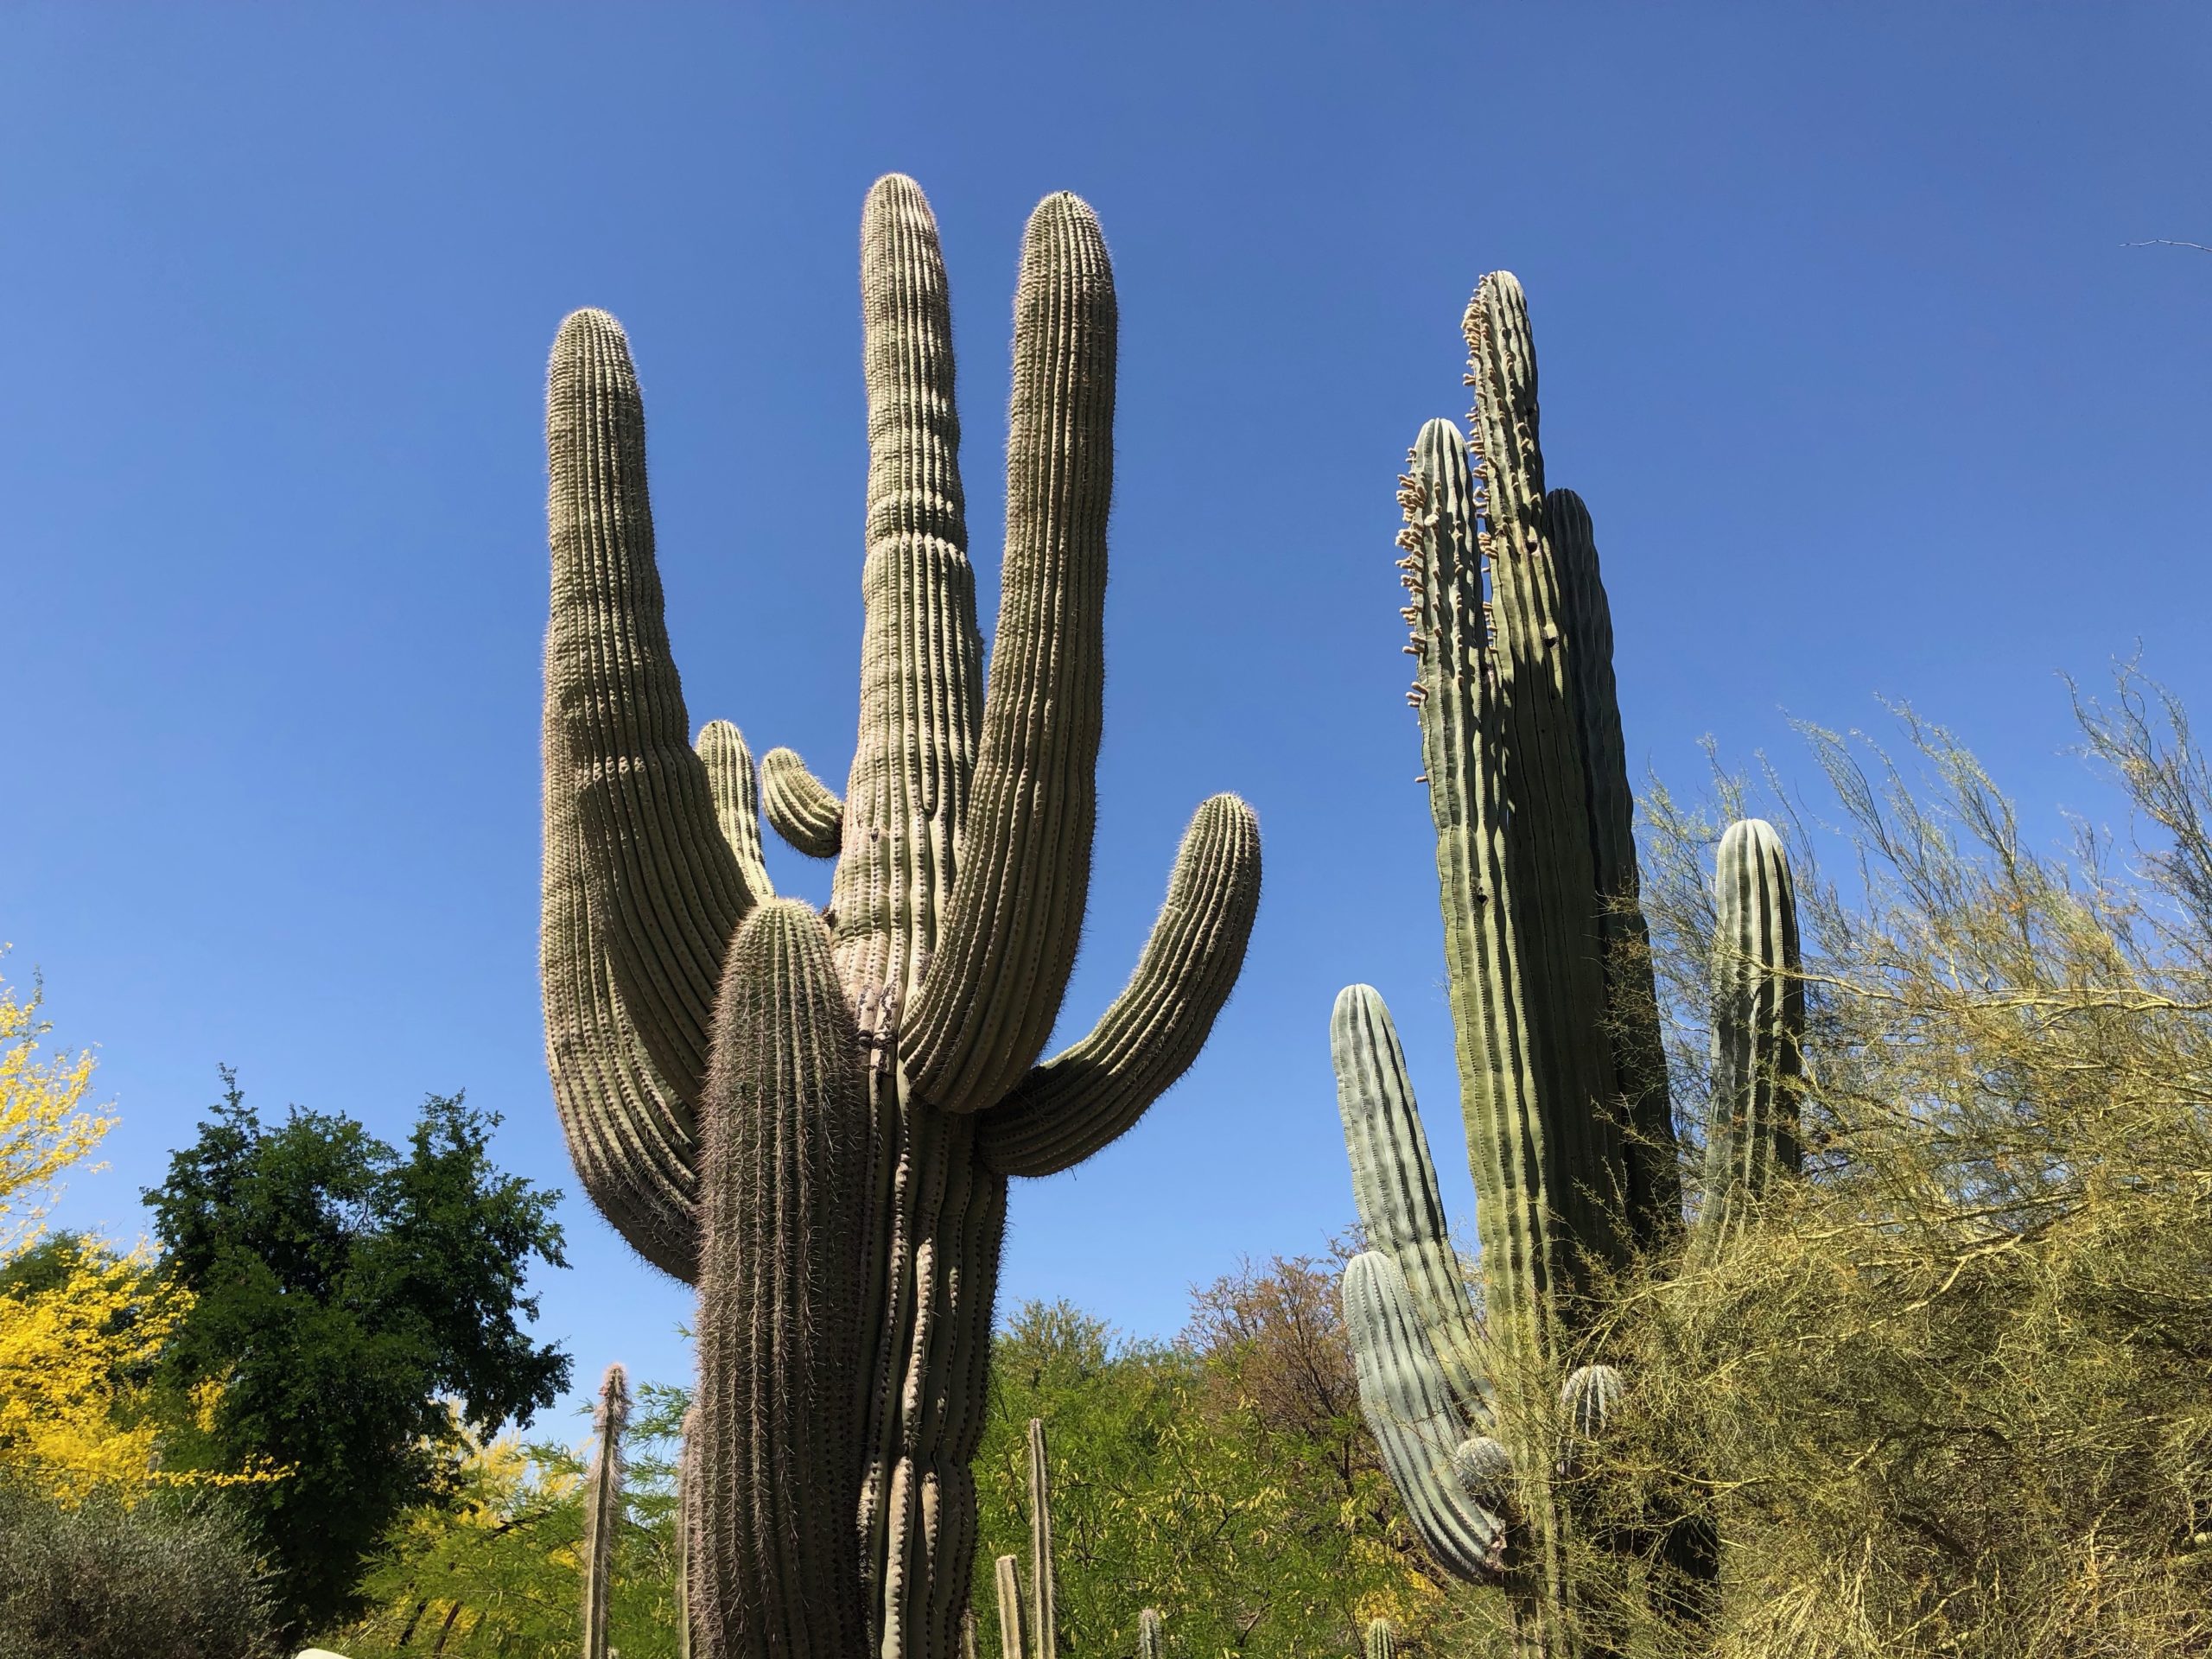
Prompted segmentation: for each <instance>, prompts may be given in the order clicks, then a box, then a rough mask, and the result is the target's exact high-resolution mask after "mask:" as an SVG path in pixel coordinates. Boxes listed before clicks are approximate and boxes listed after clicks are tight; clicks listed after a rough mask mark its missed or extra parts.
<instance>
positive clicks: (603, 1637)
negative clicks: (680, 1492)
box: [584, 1364, 630, 1659]
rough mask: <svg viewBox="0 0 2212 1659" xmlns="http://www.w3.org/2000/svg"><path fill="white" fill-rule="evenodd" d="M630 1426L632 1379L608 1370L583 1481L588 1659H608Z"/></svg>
mask: <svg viewBox="0 0 2212 1659" xmlns="http://www.w3.org/2000/svg"><path fill="white" fill-rule="evenodd" d="M629 1424H630V1379H629V1377H628V1376H627V1375H626V1373H625V1372H624V1371H623V1370H622V1367H621V1366H620V1364H614V1365H609V1366H608V1367H607V1375H606V1376H605V1377H604V1378H602V1379H601V1383H600V1385H599V1408H598V1409H597V1410H596V1411H595V1412H594V1414H593V1421H592V1456H591V1472H590V1473H589V1475H588V1476H587V1477H586V1478H585V1481H584V1659H607V1586H608V1585H609V1584H610V1583H611V1581H612V1580H613V1571H614V1539H615V1535H616V1534H617V1533H618V1532H620V1530H621V1525H622V1434H623V1431H624V1430H625V1429H626V1428H627V1427H629Z"/></svg>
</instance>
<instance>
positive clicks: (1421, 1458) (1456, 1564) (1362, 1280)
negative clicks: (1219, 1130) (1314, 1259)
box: [1344, 1250, 1505, 1584]
mask: <svg viewBox="0 0 2212 1659" xmlns="http://www.w3.org/2000/svg"><path fill="white" fill-rule="evenodd" d="M1344 1330H1345V1334H1346V1336H1347V1337H1348V1338H1350V1340H1351V1351H1352V1358H1353V1361H1354V1363H1355V1369H1356V1370H1357V1373H1358V1377H1359V1405H1360V1414H1361V1415H1362V1416H1363V1417H1364V1418H1365V1419H1366V1421H1367V1427H1368V1429H1369V1431H1370V1433H1373V1435H1374V1436H1375V1443H1376V1447H1377V1449H1378V1450H1379V1451H1380V1452H1382V1455H1383V1468H1384V1470H1385V1471H1387V1472H1388V1473H1389V1477H1390V1484H1392V1485H1393V1486H1394V1487H1395V1488H1396V1489H1397V1493H1398V1497H1399V1499H1400V1501H1401V1502H1402V1503H1403V1504H1404V1505H1405V1509H1406V1516H1407V1519H1408V1521H1409V1522H1411V1523H1412V1525H1413V1529H1414V1532H1415V1533H1416V1534H1417V1535H1419V1536H1420V1538H1421V1542H1422V1543H1423V1544H1424V1545H1425V1546H1426V1547H1427V1549H1428V1552H1429V1554H1431V1555H1433V1556H1434V1557H1435V1558H1436V1560H1437V1562H1438V1564H1439V1565H1440V1566H1441V1567H1444V1568H1445V1570H1446V1571H1447V1572H1449V1573H1453V1574H1454V1575H1456V1576H1457V1577H1459V1578H1461V1579H1465V1580H1467V1581H1468V1582H1470V1583H1475V1584H1485V1583H1493V1582H1495V1581H1496V1580H1497V1578H1498V1576H1499V1574H1500V1573H1501V1571H1502V1570H1503V1558H1504V1549H1505V1525H1504V1522H1503V1520H1502V1519H1501V1518H1500V1517H1499V1516H1498V1515H1497V1513H1495V1512H1494V1511H1493V1510H1490V1509H1488V1508H1485V1507H1484V1504H1483V1503H1481V1502H1480V1501H1479V1500H1478V1497H1477V1496H1476V1490H1475V1484H1476V1474H1475V1471H1473V1470H1472V1468H1471V1466H1470V1465H1471V1462H1472V1461H1476V1460H1478V1459H1471V1458H1470V1457H1469V1456H1466V1455H1463V1450H1464V1448H1466V1447H1470V1446H1472V1447H1480V1448H1487V1447H1490V1446H1495V1445H1496V1442H1494V1441H1491V1440H1487V1439H1485V1438H1482V1437H1473V1438H1471V1437H1470V1436H1469V1435H1468V1433H1467V1427H1466V1425H1465V1422H1464V1421H1463V1420H1462V1419H1461V1418H1460V1416H1459V1412H1458V1410H1457V1408H1455V1407H1454V1406H1453V1404H1452V1395H1451V1390H1450V1389H1449V1388H1448V1387H1447V1386H1446V1383H1445V1381H1444V1372H1443V1370H1442V1368H1441V1367H1440V1366H1439V1365H1438V1364H1437V1363H1436V1356H1435V1354H1434V1353H1433V1351H1431V1350H1430V1348H1429V1345H1428V1338H1427V1337H1426V1336H1424V1335H1423V1334H1422V1333H1421V1318H1420V1315H1419V1313H1417V1312H1416V1311H1415V1309H1414V1301H1413V1297H1412V1294H1410V1293H1409V1292H1408V1289H1407V1288H1406V1281H1405V1275H1404V1274H1401V1273H1400V1272H1399V1271H1398V1264H1397V1263H1396V1262H1395V1261H1393V1260H1392V1259H1391V1258H1390V1257H1389V1255H1386V1254H1384V1253H1383V1251H1381V1250H1367V1251H1363V1252H1362V1253H1361V1254H1360V1255H1355V1256H1354V1257H1352V1259H1351V1261H1350V1262H1347V1263H1345V1265H1344Z"/></svg>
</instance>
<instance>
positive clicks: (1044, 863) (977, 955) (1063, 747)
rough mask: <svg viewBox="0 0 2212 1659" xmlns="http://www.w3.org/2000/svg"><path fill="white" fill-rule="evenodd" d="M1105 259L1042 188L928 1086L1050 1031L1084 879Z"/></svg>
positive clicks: (929, 1034) (1032, 1043)
mask: <svg viewBox="0 0 2212 1659" xmlns="http://www.w3.org/2000/svg"><path fill="white" fill-rule="evenodd" d="M1115 335H1116V311H1115V298H1114V282H1113V271H1112V267H1111V265H1110V264H1109V261H1108V258H1107V254H1106V243H1105V238H1103V236H1102V235H1101V234H1100V233H1099V229H1098V221H1097V219H1096V217H1095V216H1094V215H1093V214H1092V213H1091V211H1090V208H1089V207H1087V206H1086V205H1085V204H1084V202H1082V201H1081V200H1078V199H1077V198H1076V197H1074V196H1071V195H1068V194H1058V195H1053V196H1047V197H1046V199H1045V200H1043V201H1042V202H1040V203H1039V205H1038V207H1037V210H1036V212H1035V213H1033V214H1031V216H1030V219H1029V226H1028V229H1027V232H1026V233H1025V235H1024V237H1023V241H1022V257H1021V281H1020V289H1019V292H1018V294H1017V296H1016V299H1015V303H1014V401H1013V406H1012V409H1011V410H1010V412H1009V415H1008V439H1007V543H1006V562H1005V565H1004V572H1003V578H1002V584H1001V604H1000V607H999V623H998V631H997V633H996V635H995V639H994V644H993V648H992V653H991V667H990V683H989V690H988V693H987V695H986V697H985V700H984V706H983V731H982V741H981V743H980V745H979V747H978V751H977V758H976V782H975V790H976V793H975V800H974V804H973V805H972V807H971V808H970V810H969V814H968V817H967V820H966V822H965V823H963V826H962V829H961V842H960V868H959V871H958V874H957V879H956V880H955V883H954V886H953V888H952V896H951V901H950V906H949V907H948V910H947V912H946V915H945V919H944V929H943V931H942V932H941V934H940V936H939V938H938V947H937V950H936V954H935V957H934V959H933V960H932V961H931V964H930V968H929V970H928V972H927V974H926V976H925V978H924V979H923V982H922V985H921V988H920V991H919V993H918V995H917V997H916V999H915V1002H914V1007H913V1010H912V1020H911V1021H910V1022H909V1023H908V1025H907V1026H906V1028H905V1030H904V1031H903V1032H902V1033H901V1037H900V1042H899V1058H900V1059H901V1061H902V1063H903V1064H904V1065H905V1068H906V1076H907V1077H908V1078H909V1079H910V1080H911V1081H912V1084H913V1086H914V1088H915V1090H916V1091H917V1092H918V1094H919V1095H920V1096H921V1097H922V1098H924V1099H925V1100H928V1101H930V1102H931V1103H933V1104H935V1105H937V1106H938V1107H939V1108H940V1109H944V1110H946V1111H951V1112H963V1113H964V1112H974V1111H978V1110H981V1109H982V1108H984V1107H986V1106H990V1105H994V1104H995V1103H997V1102H998V1101H999V1100H1001V1098H1003V1097H1004V1096H1005V1095H1006V1094H1007V1091H1008V1090H1011V1089H1012V1088H1013V1087H1014V1084H1017V1083H1018V1082H1020V1079H1021V1077H1022V1075H1023V1074H1024V1073H1025V1072H1027V1071H1028V1070H1029V1068H1030V1066H1031V1065H1032V1064H1033V1062H1034V1061H1035V1060H1036V1058H1037V1056H1038V1054H1039V1051H1041V1050H1042V1049H1043V1047H1044V1045H1045V1039H1046V1038H1047V1037H1048V1036H1049V1035H1050V1034H1051V1033H1052V1021H1053V1020H1054V1018H1055V1017H1056V1016H1057V1015H1058V1011H1059V1005H1060V996H1061V994H1062V993H1063V992H1064V991H1065V989H1066V987H1067V980H1068V974H1069V972H1070V970H1071V969H1072V968H1073V966H1074V964H1075V952H1076V945H1077V939H1078V938H1079V936H1080V935H1081V932H1082V927H1083V911H1084V896H1085V893H1086V890H1087V888H1088V887H1089V884H1090V841H1091V830H1092V828H1093V824H1094V823H1095V820H1096V794H1097V783H1096V777H1095V775H1094V774H1095V772H1096V761H1097V756H1098V740H1099V731H1100V723H1101V716H1102V710H1103V695H1104V676H1103V645H1104V640H1103V612H1104V600H1105V591H1106V519H1107V513H1108V510H1109V505H1110V502H1111V497H1112V491H1113V431H1114V353H1115Z"/></svg>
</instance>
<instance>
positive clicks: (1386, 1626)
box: [1366, 1618, 1398, 1659]
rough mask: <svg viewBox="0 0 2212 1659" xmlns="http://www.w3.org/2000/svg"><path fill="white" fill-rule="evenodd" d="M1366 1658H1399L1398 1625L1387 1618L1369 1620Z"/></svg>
mask: <svg viewBox="0 0 2212 1659" xmlns="http://www.w3.org/2000/svg"><path fill="white" fill-rule="evenodd" d="M1366 1637H1367V1639H1366V1649H1367V1651H1366V1659H1398V1627H1397V1625H1396V1624H1393V1623H1392V1622H1391V1621H1390V1620H1389V1619H1387V1618H1370V1619H1369V1620H1368V1621H1367V1632H1366Z"/></svg>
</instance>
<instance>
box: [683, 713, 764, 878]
mask: <svg viewBox="0 0 2212 1659" xmlns="http://www.w3.org/2000/svg"><path fill="white" fill-rule="evenodd" d="M691 747H693V748H694V749H696V751H698V755H699V760H700V763H701V764H702V765H703V766H705V767H706V768H707V790H708V792H709V795H711V796H712V797H713V799H714V803H715V823H719V824H720V825H721V831H722V839H723V840H724V841H725V842H728V843H729V851H730V856H731V857H733V858H734V859H735V860H736V861H737V868H738V872H739V874H741V875H742V876H743V877H744V878H745V887H746V890H747V892H748V893H751V894H752V895H753V900H754V902H756V903H758V902H759V901H760V900H761V899H772V898H774V897H775V896H776V887H775V884H774V883H773V882H772V881H771V880H768V867H767V866H766V864H764V863H762V862H761V861H760V796H759V794H758V792H757V791H755V790H754V788H753V751H752V750H751V749H749V748H747V747H746V743H745V734H744V733H743V732H741V731H739V730H738V729H737V728H736V727H734V726H733V725H731V724H730V723H729V721H726V720H710V721H708V722H707V723H706V724H705V725H704V726H702V727H701V728H699V735H698V737H697V739H696V741H694V742H693V743H692V745H691Z"/></svg>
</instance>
